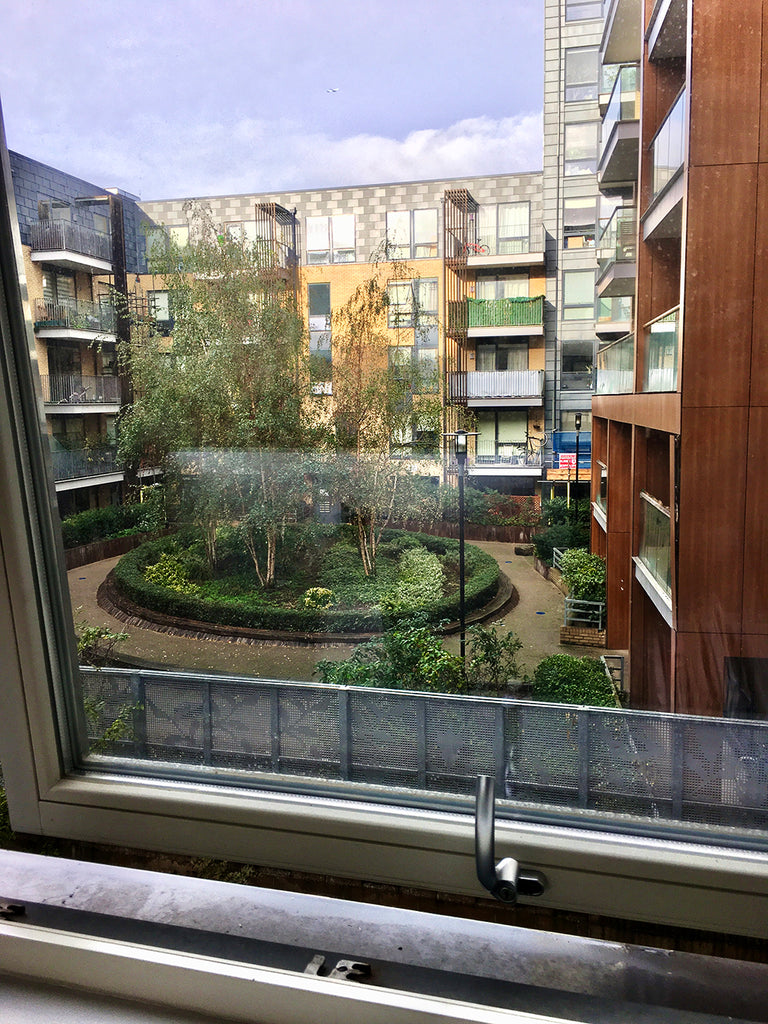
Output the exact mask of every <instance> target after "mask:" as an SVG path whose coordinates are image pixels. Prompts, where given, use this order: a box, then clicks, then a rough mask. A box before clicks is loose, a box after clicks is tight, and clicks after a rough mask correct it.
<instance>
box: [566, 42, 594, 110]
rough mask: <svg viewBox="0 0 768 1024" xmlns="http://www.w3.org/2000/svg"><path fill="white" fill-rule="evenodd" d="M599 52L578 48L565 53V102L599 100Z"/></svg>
mask: <svg viewBox="0 0 768 1024" xmlns="http://www.w3.org/2000/svg"><path fill="white" fill-rule="evenodd" d="M597 54H598V50H597V47H596V46H577V47H575V48H573V49H571V50H566V51H565V102H566V103H578V102H580V101H582V100H596V99H597V80H598V58H597Z"/></svg>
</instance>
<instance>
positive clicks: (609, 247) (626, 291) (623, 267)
mask: <svg viewBox="0 0 768 1024" xmlns="http://www.w3.org/2000/svg"><path fill="white" fill-rule="evenodd" d="M636 259H637V210H636V209H635V208H634V207H625V206H622V207H619V209H618V210H614V212H613V214H612V215H611V218H610V220H609V221H608V223H607V224H606V225H605V227H604V228H603V231H602V233H601V235H600V238H599V240H598V243H597V263H598V267H599V271H598V280H597V291H598V294H599V295H601V296H602V295H606V296H608V297H610V296H612V295H625V296H627V295H633V294H634V292H635V276H636V272H635V260H636Z"/></svg>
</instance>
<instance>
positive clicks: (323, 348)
mask: <svg viewBox="0 0 768 1024" xmlns="http://www.w3.org/2000/svg"><path fill="white" fill-rule="evenodd" d="M307 298H308V311H309V351H310V354H311V355H312V356H313V357H314V358H313V359H312V364H313V365H312V366H311V367H310V372H311V373H312V377H313V379H317V380H322V381H328V380H330V371H331V286H330V284H309V285H307ZM322 393H323V394H325V393H326V392H325V391H323V392H322Z"/></svg>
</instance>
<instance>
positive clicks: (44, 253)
mask: <svg viewBox="0 0 768 1024" xmlns="http://www.w3.org/2000/svg"><path fill="white" fill-rule="evenodd" d="M10 159H11V168H12V174H13V184H14V193H15V200H16V211H17V216H18V221H19V229H20V234H21V241H22V250H23V256H24V269H25V273H26V281H27V291H28V296H29V304H30V312H31V316H32V321H33V324H34V331H35V351H36V357H37V365H38V369H39V372H40V381H41V385H42V395H43V402H44V404H45V414H46V424H47V429H48V434H49V438H50V444H51V457H52V461H53V475H54V480H55V486H56V494H57V497H58V503H59V510H60V512H61V514H62V515H69V514H71V513H73V512H77V511H81V510H83V509H87V508H92V507H97V506H104V505H107V504H111V503H118V502H119V501H120V500H121V498H122V488H123V482H124V472H123V469H122V467H121V466H119V465H118V463H117V460H116V447H117V445H116V442H117V436H116V430H117V427H116V423H117V415H118V413H119V411H120V407H121V404H122V402H123V401H124V399H125V397H126V395H125V392H124V386H123V383H122V381H121V379H120V376H119V374H118V365H117V355H116V343H117V340H118V337H119V336H120V332H121V330H122V331H125V330H127V318H126V317H125V315H124V311H123V310H121V309H120V308H116V307H115V303H114V302H113V297H112V288H113V287H114V288H116V289H117V290H118V291H120V292H121V293H123V294H127V283H126V282H127V275H128V274H131V275H134V276H135V275H136V273H137V272H138V270H139V269H143V267H144V266H145V232H144V231H143V230H142V229H141V222H142V221H143V220H144V217H143V215H142V213H141V211H140V210H139V208H138V207H137V206H136V203H135V197H132V196H129V195H127V194H126V193H122V192H120V190H117V189H104V188H101V187H99V186H97V185H94V184H93V183H92V182H87V181H83V180H81V179H79V178H75V177H73V176H72V175H69V174H66V173H65V172H63V171H59V170H56V169H55V168H52V167H48V166H47V165H46V164H42V163H39V162H38V161H36V160H31V159H29V158H28V157H25V156H21V155H19V154H18V153H11V154H10ZM121 314H122V315H121Z"/></svg>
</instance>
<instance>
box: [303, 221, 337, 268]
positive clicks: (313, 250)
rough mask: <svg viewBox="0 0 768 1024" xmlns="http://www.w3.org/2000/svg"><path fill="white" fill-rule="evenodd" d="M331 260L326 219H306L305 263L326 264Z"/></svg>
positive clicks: (328, 226) (328, 228) (328, 224)
mask: <svg viewBox="0 0 768 1024" xmlns="http://www.w3.org/2000/svg"><path fill="white" fill-rule="evenodd" d="M330 258H331V241H330V223H329V218H328V217H307V263H310V264H312V263H328V262H330Z"/></svg>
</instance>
